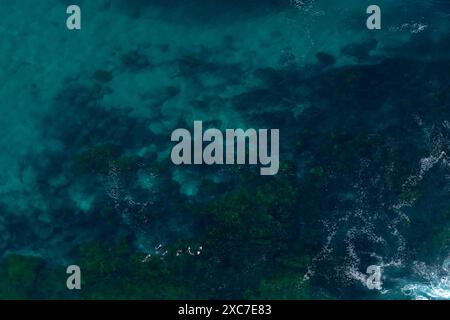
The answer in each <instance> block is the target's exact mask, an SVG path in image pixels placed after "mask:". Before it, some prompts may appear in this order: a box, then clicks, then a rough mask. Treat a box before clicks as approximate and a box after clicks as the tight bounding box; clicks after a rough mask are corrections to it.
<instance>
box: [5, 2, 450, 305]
mask: <svg viewBox="0 0 450 320" xmlns="http://www.w3.org/2000/svg"><path fill="white" fill-rule="evenodd" d="M17 2H18V3H19V2H22V1H17ZM345 2H346V3H347V4H348V8H349V9H348V12H341V11H340V10H338V8H336V6H337V5H336V2H332V1H324V2H321V3H319V1H272V0H267V1H246V2H245V3H243V2H242V1H211V2H208V4H205V3H204V2H203V1H192V2H190V4H189V5H188V4H187V3H179V2H178V1H174V0H173V1H172V0H171V1H142V0H133V1H127V2H126V3H125V2H124V1H99V3H101V7H102V8H103V9H104V10H105V11H106V12H105V13H104V14H103V15H100V16H99V18H98V19H99V20H95V22H96V23H97V24H96V26H97V27H98V26H102V27H101V28H100V27H99V28H98V30H97V33H94V34H92V33H91V31H92V29H89V27H86V28H85V29H86V30H87V31H84V30H85V29H83V32H84V33H79V34H76V35H75V36H74V38H76V39H72V38H70V37H69V36H68V35H67V34H66V33H62V34H61V33H60V32H59V31H57V30H58V29H57V24H56V25H54V24H51V23H50V25H54V28H55V29H54V30H53V29H52V30H53V31H51V30H48V32H49V34H50V35H49V37H50V38H51V39H53V40H55V43H56V42H57V43H61V46H60V48H59V49H58V51H55V52H53V51H51V50H52V49H51V48H47V47H46V46H44V45H43V43H41V42H39V44H40V45H41V46H42V48H43V51H42V56H41V55H39V54H40V53H41V52H39V53H36V56H33V55H30V54H29V52H28V51H27V50H25V49H23V50H25V51H21V50H22V49H20V48H21V47H22V45H21V46H20V47H17V48H16V49H17V50H16V51H17V54H15V55H14V59H13V60H12V61H8V64H6V63H4V66H5V73H6V74H7V75H8V76H9V77H11V79H14V81H10V82H8V81H5V86H4V89H0V95H1V96H4V99H3V100H4V106H5V107H2V109H5V110H4V111H5V113H4V117H2V119H0V120H1V122H2V123H1V124H2V126H1V129H0V130H3V131H1V132H2V133H4V132H5V134H4V136H5V139H1V140H0V143H1V146H2V147H3V149H4V150H5V152H4V153H2V154H1V155H0V165H2V171H1V173H0V213H1V215H0V234H1V236H0V252H1V259H0V298H1V299H409V298H418V297H419V298H420V297H426V298H436V297H435V296H428V295H426V290H425V291H424V290H422V289H421V291H420V293H416V292H415V291H414V290H411V288H412V287H411V285H414V286H413V288H419V287H420V288H423V286H425V287H426V286H430V285H433V286H435V281H439V279H437V277H438V276H439V277H440V278H443V277H445V276H448V255H449V249H450V232H449V230H450V201H449V198H448V192H449V190H450V184H449V183H450V181H449V176H450V173H449V170H450V166H449V165H450V162H449V161H450V159H449V156H448V155H450V85H449V84H450V74H449V72H448V70H450V60H449V58H448V57H449V56H448V54H446V53H448V52H449V46H448V41H446V40H447V39H448V38H446V35H448V29H447V30H446V29H445V28H442V26H445V25H446V23H448V22H446V21H448V19H447V20H445V21H444V22H443V20H442V17H441V16H440V15H438V14H437V13H436V12H434V11H433V12H431V9H428V10H430V11H424V12H425V13H426V14H424V19H430V17H433V18H435V19H434V20H433V21H434V22H433V24H432V25H430V26H429V28H426V29H424V30H422V31H420V33H411V32H410V31H408V29H407V28H395V26H392V28H391V29H389V28H388V26H387V27H386V29H383V31H380V33H377V34H371V35H370V36H368V35H367V34H365V33H362V31H359V29H358V28H357V26H356V25H353V24H351V25H350V26H349V27H348V29H346V30H343V31H346V33H345V32H343V33H342V35H340V36H339V35H338V34H337V33H335V32H336V31H335V29H339V27H341V23H342V20H345V21H351V22H353V21H356V20H358V19H359V18H357V17H359V16H358V14H357V13H358V12H359V11H358V10H359V7H360V4H358V5H356V4H354V3H353V2H352V1H345ZM382 2H384V1H382ZM355 3H356V1H355ZM436 3H437V2H436ZM175 4H177V6H175ZM82 5H85V6H86V9H89V10H95V9H97V6H98V5H99V4H94V3H93V2H88V1H85V2H83V3H82ZM386 5H387V4H386ZM391 5H392V6H393V7H392V8H394V7H396V6H397V5H394V4H391ZM3 6H4V5H0V9H2V8H3ZM15 6H17V7H14V8H15V9H14V10H15V11H14V12H15V13H16V14H19V13H18V12H21V11H20V10H19V9H20V5H15ZM125 6H127V8H125ZM339 6H341V4H340V5H339ZM389 8H390V7H389ZM439 8H440V10H441V11H439V12H443V11H445V10H447V9H448V6H446V5H445V4H443V2H442V3H441V2H439ZM36 10H38V9H36ZM39 10H41V9H39ZM404 12H407V13H408V14H409V16H407V17H406V18H408V20H407V21H409V22H408V23H410V22H411V21H410V20H411V19H413V20H414V19H416V15H415V11H414V10H412V9H411V11H408V10H406V11H404ZM37 13H39V14H40V15H41V16H46V15H43V14H42V12H40V11H38V12H36V13H35V14H37ZM336 13H339V15H337V14H336ZM335 14H336V16H334V15H335ZM340 14H342V15H343V16H342V18H340V17H341V16H340ZM332 16H333V17H334V18H333V19H329V21H330V22H329V23H330V24H328V22H327V23H326V24H325V23H324V21H325V20H323V19H325V18H329V17H332ZM49 17H53V16H52V15H49ZM336 17H337V18H336ZM439 17H441V18H439ZM403 18H404V19H406V18H405V17H403ZM403 18H402V19H403ZM48 19H50V20H51V19H53V18H48ZM93 19H94V18H93ZM95 19H97V18H95ZM104 19H112V20H113V21H117V25H111V28H104V26H103V23H104V21H105V20H104ZM230 19H231V20H232V21H233V22H234V23H233V24H230V23H229V21H230ZM15 20H18V19H15ZM335 20H336V21H335ZM39 21H40V20H39ZM108 21H109V20H108ZM327 21H328V20H327ZM358 21H359V20H358ZM402 21H404V20H402ZM427 21H428V20H427ZM44 22H46V23H49V21H47V20H44ZM425 22H426V21H425ZM5 23H9V24H11V23H12V22H11V21H6V22H5ZM399 23H400V22H399ZM355 24H356V22H355ZM156 25H157V26H158V27H155V26H156ZM152 26H153V27H155V28H152ZM83 28H84V27H83ZM124 29H125V30H127V32H126V36H121V35H122V34H123V33H124V31H123V30H124ZM2 30H3V29H2ZM2 30H0V31H1V32H3V31H2ZM5 30H6V29H5ZM21 30H22V29H21ZM27 30H28V29H27ZM46 30H47V29H46ZM305 30H306V31H305ZM388 30H390V31H388ZM394 30H395V31H394ZM300 31H301V32H300ZM363 31H364V32H366V30H363ZM18 32H19V33H20V32H22V33H23V35H22V36H23V38H24V39H23V42H24V43H25V44H26V45H23V46H24V47H26V48H29V47H33V46H34V45H35V43H34V41H40V40H37V39H36V38H34V37H32V36H30V34H32V32H37V31H36V30H34V29H33V30H30V31H27V32H26V33H24V31H23V30H22V31H20V30H19V31H18ZM131 34H133V37H131V36H130V35H131ZM39 39H40V38H39ZM323 39H328V40H326V41H324V40H323ZM329 39H332V40H329ZM46 41H48V40H46ZM5 43H7V44H8V45H5V46H4V47H1V48H2V49H3V50H4V51H5V55H6V56H7V55H8V52H9V51H8V50H11V48H13V47H14V46H15V45H17V44H15V42H14V40H13V37H12V36H11V35H9V34H5ZM45 43H47V42H45ZM77 45H79V46H78V47H77ZM80 45H81V46H80ZM44 49H45V50H44ZM66 50H67V51H66ZM73 52H79V54H80V56H79V57H78V58H74V59H73V61H71V62H70V63H69V62H67V59H66V58H64V57H66V55H67V54H69V53H73ZM63 58H64V59H63ZM1 61H2V60H1V59H0V62H1ZM10 65H11V66H10ZM34 73H36V74H40V75H42V77H41V78H39V79H38V78H34V77H32V74H34ZM43 75H45V77H44V76H43ZM13 77H15V78H13ZM47 78H48V79H47ZM16 83H17V86H16V87H12V86H13V85H16ZM19 89H20V90H21V91H22V93H23V94H22V95H19V94H17V90H19ZM12 91H14V93H10V92H12ZM25 106H28V107H30V108H29V109H26V108H25ZM3 118H4V119H5V120H3ZM194 120H201V121H203V125H204V127H205V128H210V127H216V128H219V129H226V128H230V127H231V128H238V127H239V128H268V129H270V128H278V129H280V160H281V162H280V169H279V172H278V174H277V175H275V176H270V177H267V176H260V175H259V174H258V170H257V169H255V168H253V167H252V166H246V165H235V166H206V165H205V166H175V165H173V164H172V162H171V161H170V149H171V147H172V144H171V141H170V134H171V132H172V131H173V130H175V129H177V128H184V127H187V126H189V124H191V123H192V122H193V121H194ZM71 264H75V265H79V266H80V268H81V270H82V288H83V289H82V290H67V288H66V282H65V281H66V279H67V274H66V267H67V266H68V265H71ZM370 265H377V266H380V267H381V268H382V272H383V276H382V282H383V284H382V290H369V289H368V288H367V286H366V283H365V281H366V280H367V274H366V270H367V267H368V266H370ZM416 284H420V286H419V285H416ZM440 285H442V284H440ZM405 288H406V289H408V290H406V289H405ZM424 292H425V293H424ZM437 298H440V297H437Z"/></svg>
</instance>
